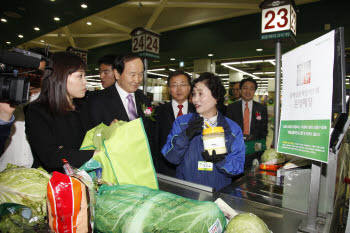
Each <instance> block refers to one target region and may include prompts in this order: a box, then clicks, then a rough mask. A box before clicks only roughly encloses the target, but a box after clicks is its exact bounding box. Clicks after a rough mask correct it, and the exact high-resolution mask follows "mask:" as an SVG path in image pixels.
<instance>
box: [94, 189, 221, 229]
mask: <svg viewBox="0 0 350 233" xmlns="http://www.w3.org/2000/svg"><path fill="white" fill-rule="evenodd" d="M95 213H96V215H95V227H96V229H97V230H98V231H100V232H104V233H108V232H122V233H135V232H152V233H155V232H186V233H189V232H194V233H201V232H205V233H208V232H209V233H220V232H223V230H224V229H225V226H226V219H225V216H224V214H223V213H222V212H221V210H220V209H219V207H218V206H217V205H216V204H215V203H214V202H209V201H196V200H191V199H187V198H184V197H180V196H177V195H175V194H172V193H168V192H163V191H159V190H154V189H150V188H147V187H143V186H135V185H119V186H106V185H102V186H101V188H100V189H99V193H98V196H97V198H96V207H95Z"/></svg>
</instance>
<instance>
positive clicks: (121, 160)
mask: <svg viewBox="0 0 350 233" xmlns="http://www.w3.org/2000/svg"><path fill="white" fill-rule="evenodd" d="M81 149H82V150H84V149H86V150H91V149H94V150H97V151H100V153H98V154H96V155H94V157H93V158H92V159H91V160H89V161H88V162H86V163H85V164H84V165H83V166H82V167H81V168H80V169H83V170H86V171H88V172H90V173H89V174H91V171H93V170H94V169H97V168H98V167H100V166H101V167H102V179H103V180H104V181H105V182H107V183H111V184H120V185H122V184H135V185H143V186H147V187H149V188H153V189H158V181H157V177H156V173H155V170H154V166H153V161H152V156H151V151H150V147H149V144H148V139H147V135H146V133H145V130H144V126H143V123H142V119H141V118H138V119H136V120H133V121H130V122H124V121H118V122H116V123H114V124H112V125H110V126H106V125H104V124H100V125H98V126H96V127H95V128H93V129H91V130H89V131H88V132H87V133H86V135H85V138H84V141H83V143H82V145H81Z"/></svg>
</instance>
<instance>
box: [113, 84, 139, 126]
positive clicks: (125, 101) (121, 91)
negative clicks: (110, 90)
mask: <svg viewBox="0 0 350 233" xmlns="http://www.w3.org/2000/svg"><path fill="white" fill-rule="evenodd" d="M115 87H116V88H117V91H118V93H119V96H120V98H121V99H122V102H123V105H124V109H125V111H126V113H127V114H128V117H129V119H130V114H129V110H128V103H129V102H128V99H127V97H128V95H129V94H131V95H132V98H133V100H134V104H135V110H136V113H137V107H136V100H135V93H129V92H127V91H125V90H124V89H123V88H121V87H120V86H119V85H118V82H115Z"/></svg>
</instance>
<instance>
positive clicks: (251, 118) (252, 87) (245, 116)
mask: <svg viewBox="0 0 350 233" xmlns="http://www.w3.org/2000/svg"><path fill="white" fill-rule="evenodd" d="M257 88H258V86H257V83H256V81H255V80H254V79H252V78H246V79H242V81H241V83H240V89H241V95H242V99H241V100H239V101H236V102H234V103H232V104H230V105H229V106H228V107H227V112H226V116H227V117H228V118H230V119H232V120H233V121H235V122H236V123H237V124H238V125H239V126H240V127H241V129H242V131H243V135H244V137H245V140H259V139H265V138H266V135H267V108H266V106H264V105H262V104H260V103H258V102H256V101H253V98H254V94H255V91H256V89H257Z"/></svg>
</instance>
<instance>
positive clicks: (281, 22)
mask: <svg viewBox="0 0 350 233" xmlns="http://www.w3.org/2000/svg"><path fill="white" fill-rule="evenodd" d="M281 31H291V32H292V33H293V34H294V36H295V35H296V13H295V10H294V8H293V7H292V5H283V6H278V7H273V8H266V9H263V10H262V15H261V33H262V34H265V33H277V32H281Z"/></svg>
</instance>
